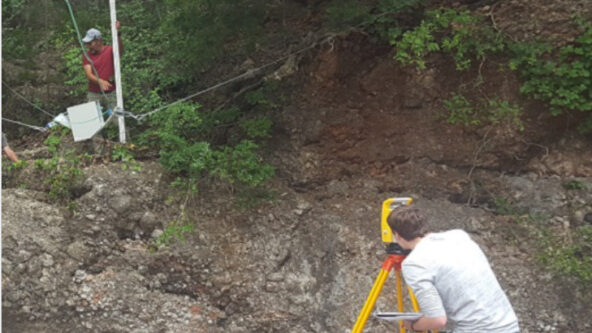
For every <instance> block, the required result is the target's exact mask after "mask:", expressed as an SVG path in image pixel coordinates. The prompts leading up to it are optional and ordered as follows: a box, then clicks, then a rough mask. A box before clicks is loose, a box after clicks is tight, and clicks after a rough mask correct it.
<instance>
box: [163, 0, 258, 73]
mask: <svg viewBox="0 0 592 333" xmlns="http://www.w3.org/2000/svg"><path fill="white" fill-rule="evenodd" d="M164 3H165V5H164V6H162V7H161V9H164V10H166V11H165V12H164V13H163V19H162V21H161V32H162V33H163V34H165V35H166V36H167V38H163V39H162V41H163V46H164V48H165V49H166V50H169V52H168V53H167V54H165V57H164V58H163V59H162V60H163V61H165V62H166V63H167V64H168V66H167V67H168V68H169V70H173V71H174V72H175V73H176V74H177V75H179V76H180V77H185V78H192V76H193V74H194V73H196V71H197V70H202V69H205V68H206V67H207V66H209V65H211V64H213V62H214V61H215V60H216V59H217V58H218V57H220V56H221V55H226V56H228V55H230V54H235V55H236V54H237V53H238V54H240V53H241V52H243V53H244V52H245V51H246V50H248V49H253V48H254V45H255V42H256V41H258V36H260V32H261V29H262V25H263V21H264V19H265V1H263V0H218V1H209V0H194V1H182V0H167V1H165V2H164ZM187 75H190V76H187Z"/></svg>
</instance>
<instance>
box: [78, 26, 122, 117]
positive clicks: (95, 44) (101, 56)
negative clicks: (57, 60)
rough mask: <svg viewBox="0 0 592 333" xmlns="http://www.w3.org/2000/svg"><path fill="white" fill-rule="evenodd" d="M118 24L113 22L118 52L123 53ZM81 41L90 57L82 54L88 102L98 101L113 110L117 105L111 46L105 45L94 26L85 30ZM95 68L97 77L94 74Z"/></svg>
mask: <svg viewBox="0 0 592 333" xmlns="http://www.w3.org/2000/svg"><path fill="white" fill-rule="evenodd" d="M120 26H121V25H120V24H119V22H115V28H116V29H117V40H118V43H119V52H120V53H123V43H122V42H121V33H120V32H119V28H120ZM82 42H84V45H85V46H86V48H87V50H88V52H87V54H88V57H89V58H90V59H87V57H86V56H85V55H83V56H82V66H83V68H84V74H86V77H87V78H88V94H87V99H88V101H89V102H94V101H99V102H100V103H101V106H104V107H106V108H108V109H111V110H113V109H114V108H115V106H117V96H116V95H115V68H114V65H113V47H112V46H111V45H105V44H104V43H103V38H102V36H101V32H100V31H99V30H97V29H94V28H93V29H89V30H88V31H87V32H86V36H84V38H83V39H82ZM89 60H90V61H89ZM93 66H94V70H93ZM95 70H96V74H98V77H97V75H96V74H95ZM101 90H102V91H101ZM103 93H104V96H103Z"/></svg>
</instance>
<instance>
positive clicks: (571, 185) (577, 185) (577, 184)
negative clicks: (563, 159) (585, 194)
mask: <svg viewBox="0 0 592 333" xmlns="http://www.w3.org/2000/svg"><path fill="white" fill-rule="evenodd" d="M564 187H565V188H566V189H568V190H573V191H577V190H587V189H588V187H587V186H586V184H584V183H582V182H581V181H578V180H570V181H569V182H567V183H565V184H564Z"/></svg>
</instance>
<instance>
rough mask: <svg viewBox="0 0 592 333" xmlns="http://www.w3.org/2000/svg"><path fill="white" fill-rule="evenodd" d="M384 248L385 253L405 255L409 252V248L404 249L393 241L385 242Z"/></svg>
mask: <svg viewBox="0 0 592 333" xmlns="http://www.w3.org/2000/svg"><path fill="white" fill-rule="evenodd" d="M385 250H386V254H388V255H397V256H407V255H408V254H409V253H410V252H411V250H405V249H404V248H402V247H401V245H399V244H398V243H395V242H393V243H388V244H386V249H385Z"/></svg>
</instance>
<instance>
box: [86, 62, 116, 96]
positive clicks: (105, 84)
mask: <svg viewBox="0 0 592 333" xmlns="http://www.w3.org/2000/svg"><path fill="white" fill-rule="evenodd" d="M84 74H86V78H87V79H88V80H89V81H90V82H92V83H95V84H98V85H100V86H101V88H102V89H103V90H109V89H111V87H112V84H111V82H109V81H107V80H103V79H100V78H97V77H96V76H95V73H93V70H92V66H91V65H90V64H88V65H84Z"/></svg>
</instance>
